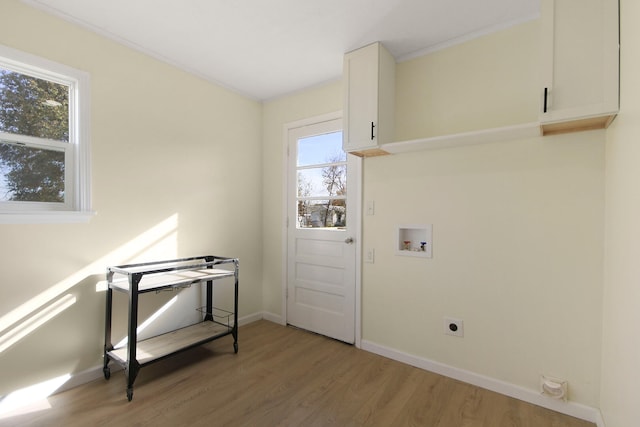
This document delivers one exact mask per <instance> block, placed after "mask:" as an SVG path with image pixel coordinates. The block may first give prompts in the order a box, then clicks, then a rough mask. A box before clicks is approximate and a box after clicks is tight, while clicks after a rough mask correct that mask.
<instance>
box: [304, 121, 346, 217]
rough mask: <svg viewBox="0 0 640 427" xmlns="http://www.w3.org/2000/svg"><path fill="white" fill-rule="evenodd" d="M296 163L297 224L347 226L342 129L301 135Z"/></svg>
mask: <svg viewBox="0 0 640 427" xmlns="http://www.w3.org/2000/svg"><path fill="white" fill-rule="evenodd" d="M296 164H297V180H298V182H297V192H296V193H297V194H296V203H297V206H296V211H297V222H296V225H297V227H298V228H319V227H322V228H341V227H345V225H346V197H347V154H346V153H345V152H344V151H343V150H342V132H332V133H328V134H323V135H316V136H312V137H308V138H302V139H299V140H298V145H297V161H296Z"/></svg>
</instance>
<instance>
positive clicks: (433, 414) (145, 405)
mask: <svg viewBox="0 0 640 427" xmlns="http://www.w3.org/2000/svg"><path fill="white" fill-rule="evenodd" d="M239 346H240V351H239V353H238V354H234V353H233V346H232V338H231V337H230V336H229V337H225V338H222V339H220V340H218V341H214V342H212V343H210V344H207V345H205V346H202V347H198V348H195V349H192V350H189V351H187V352H184V353H181V354H179V355H175V356H174V357H172V358H169V359H166V360H164V361H161V362H158V363H156V364H153V365H149V366H147V367H145V368H143V369H142V370H141V371H140V374H139V375H138V379H137V380H136V383H135V385H134V395H133V401H131V402H128V401H127V398H126V393H125V380H124V374H123V372H114V373H113V375H112V376H111V379H110V380H109V381H106V380H104V379H99V380H96V381H93V382H91V383H89V384H85V385H83V386H80V387H77V388H75V389H72V390H69V391H66V392H63V393H60V394H57V395H54V396H52V397H50V398H49V401H50V405H51V408H50V409H46V410H42V411H40V412H34V413H31V414H27V415H21V416H17V417H13V418H8V419H7V418H5V419H2V420H0V426H9V425H10V426H65V427H72V426H82V427H85V426H92V427H93V426H154V427H157V426H261V427H262V426H361V425H367V426H425V427H463V426H464V427H475V426H484V427H511V426H513V427H515V426H517V427H546V426H549V427H593V426H594V424H592V423H588V422H586V421H582V420H578V419H576V418H572V417H567V416H565V415H561V414H558V413H555V412H553V411H549V410H547V409H543V408H539V407H536V406H533V405H531V404H528V403H525V402H522V401H519V400H515V399H511V398H508V397H506V396H502V395H500V394H497V393H493V392H490V391H487V390H484V389H480V388H477V387H474V386H471V385H468V384H465V383H462V382H459V381H455V380H452V379H449V378H446V377H442V376H440V375H436V374H433V373H430V372H426V371H423V370H420V369H417V368H413V367H411V366H407V365H404V364H402V363H399V362H395V361H393V360H389V359H386V358H384V357H381V356H377V355H375V354H372V353H368V352H365V351H362V350H358V349H356V348H355V347H353V346H349V345H346V344H343V343H340V342H337V341H333V340H330V339H328V338H325V337H322V336H318V335H315V334H311V333H308V332H305V331H301V330H297V329H294V328H290V327H283V326H279V325H276V324H274V323H270V322H267V321H259V322H255V323H251V324H249V325H246V326H243V327H241V328H240V335H239Z"/></svg>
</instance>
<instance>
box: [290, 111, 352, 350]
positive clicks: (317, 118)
mask: <svg viewBox="0 0 640 427" xmlns="http://www.w3.org/2000/svg"><path fill="white" fill-rule="evenodd" d="M341 118H342V111H335V112H332V113H327V114H322V115H319V116H314V117H309V118H306V119H301V120H296V121H293V122H289V123H285V124H284V125H283V132H282V134H283V142H282V144H283V145H282V164H283V166H284V167H283V168H282V206H281V212H280V216H281V219H282V233H281V247H282V254H281V256H282V286H281V289H280V291H281V293H282V297H281V300H282V314H281V316H282V324H284V325H286V324H287V285H288V283H287V280H288V279H287V276H288V274H287V272H288V267H289V265H288V258H289V257H288V240H287V237H288V236H287V233H288V224H287V216H288V214H287V212H288V205H289V201H290V195H289V191H288V188H289V185H288V184H289V132H290V131H291V130H292V129H296V128H299V127H303V126H309V125H313V124H316V123H321V122H326V121H329V120H336V119H341ZM343 127H344V125H343ZM348 155H349V156H352V154H348ZM355 160H356V161H355V162H354V163H355V170H354V171H352V170H349V169H348V170H347V173H349V174H354V175H355V176H354V178H355V179H354V181H355V182H356V187H357V188H356V191H355V194H351V195H352V196H353V200H355V206H354V208H355V215H353V217H354V219H355V221H356V224H354V227H353V231H354V238H355V246H356V247H355V250H356V256H355V273H356V274H355V307H354V309H355V325H354V327H355V346H356V347H357V348H361V341H362V311H361V309H362V305H361V300H362V158H360V157H355ZM349 191H353V190H351V189H347V192H349Z"/></svg>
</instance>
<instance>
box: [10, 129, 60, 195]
mask: <svg viewBox="0 0 640 427" xmlns="http://www.w3.org/2000/svg"><path fill="white" fill-rule="evenodd" d="M0 201H5V202H6V201H22V202H61V203H62V202H64V152H62V151H53V150H44V149H40V148H33V147H27V146H24V145H16V144H9V143H6V142H3V141H0Z"/></svg>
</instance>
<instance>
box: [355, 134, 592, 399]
mask: <svg viewBox="0 0 640 427" xmlns="http://www.w3.org/2000/svg"><path fill="white" fill-rule="evenodd" d="M603 166H604V134H603V132H602V131H597V132H591V133H580V134H575V135H568V136H563V137H555V138H551V137H547V138H544V139H541V138H535V139H529V140H521V141H509V142H503V143H492V144H486V145H479V146H470V147H459V148H450V149H441V150H433V151H425V152H419V153H411V154H404V155H394V156H387V157H379V158H371V159H367V160H366V161H365V166H364V171H365V173H364V182H365V188H364V200H365V201H367V202H368V201H374V202H375V208H376V210H375V215H374V216H365V217H364V242H363V245H364V247H365V248H374V249H375V254H376V259H375V263H374V264H366V263H365V264H364V268H363V296H362V298H363V299H362V306H363V338H364V339H365V340H367V341H371V342H374V343H376V344H381V345H384V346H387V347H390V348H393V349H396V350H399V351H402V352H405V353H408V354H411V355H415V356H419V357H422V358H425V359H428V360H432V361H436V362H440V363H444V364H446V365H450V366H454V367H456V368H460V369H464V370H467V371H471V372H474V373H477V374H481V375H485V376H488V377H490V378H494V379H498V380H502V381H505V382H507V383H511V384H516V385H519V386H523V387H525V388H528V389H531V390H537V387H538V381H539V376H540V374H546V375H550V376H554V377H558V378H563V379H566V380H568V381H569V387H570V399H571V400H572V401H574V402H580V403H583V404H587V405H590V406H595V407H597V406H598V392H599V366H600V333H601V319H600V316H601V292H602V284H601V283H602V257H603V209H604V206H603V198H604V193H603V185H604V169H603ZM400 224H433V258H432V259H422V258H410V257H402V256H397V255H395V249H396V247H397V241H395V240H394V239H395V236H396V234H395V233H396V227H397V226H398V225H400ZM445 316H446V317H453V318H458V319H462V320H463V321H464V334H465V335H464V337H463V338H458V337H452V336H448V335H444V334H443V318H444V317H445Z"/></svg>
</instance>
